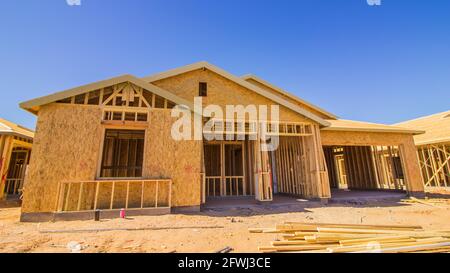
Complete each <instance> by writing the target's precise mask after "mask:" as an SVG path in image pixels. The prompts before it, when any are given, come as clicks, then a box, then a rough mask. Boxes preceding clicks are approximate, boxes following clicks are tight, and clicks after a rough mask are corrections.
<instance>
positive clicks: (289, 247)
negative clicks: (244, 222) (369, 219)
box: [249, 222, 450, 253]
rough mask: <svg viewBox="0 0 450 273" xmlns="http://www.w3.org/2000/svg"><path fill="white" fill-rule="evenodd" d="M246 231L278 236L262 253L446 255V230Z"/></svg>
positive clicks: (303, 226) (287, 226)
mask: <svg viewBox="0 0 450 273" xmlns="http://www.w3.org/2000/svg"><path fill="white" fill-rule="evenodd" d="M249 232H250V233H276V234H281V237H282V240H279V241H273V242H271V246H267V247H259V251H261V252H263V253H273V252H295V253H367V252H374V253H407V252H411V253H413V252H417V253H435V252H449V253H450V231H448V230H447V231H445V230H441V231H426V230H424V229H423V228H422V227H420V226H387V225H352V224H326V223H320V224H312V223H298V222H285V223H283V224H280V225H277V226H276V227H275V228H250V229H249Z"/></svg>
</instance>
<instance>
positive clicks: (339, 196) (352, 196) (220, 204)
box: [203, 189, 407, 210]
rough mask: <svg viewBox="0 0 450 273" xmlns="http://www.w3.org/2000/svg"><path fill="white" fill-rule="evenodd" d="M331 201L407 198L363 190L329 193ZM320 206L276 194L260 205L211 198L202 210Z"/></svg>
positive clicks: (249, 199)
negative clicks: (270, 199) (269, 200)
mask: <svg viewBox="0 0 450 273" xmlns="http://www.w3.org/2000/svg"><path fill="white" fill-rule="evenodd" d="M331 195H332V197H331V199H330V200H329V201H328V202H329V203H331V204H346V203H350V204H354V203H369V202H373V203H376V202H385V201H392V202H396V201H400V200H401V199H404V198H406V197H407V193H406V192H403V191H383V190H374V191H370V190H367V191H363V190H338V189H333V190H332V191H331ZM313 204H316V205H322V203H321V202H320V201H319V200H314V199H313V200H311V199H303V198H300V197H295V196H289V195H283V194H276V195H274V197H273V200H272V201H271V202H264V203H261V202H259V201H257V200H255V198H252V197H250V196H247V197H228V198H211V199H209V200H208V202H207V203H206V204H205V205H204V206H203V210H209V209H211V210H216V209H233V208H240V209H242V208H244V209H245V208H260V207H261V206H268V207H272V208H279V207H283V206H301V207H305V206H309V205H313Z"/></svg>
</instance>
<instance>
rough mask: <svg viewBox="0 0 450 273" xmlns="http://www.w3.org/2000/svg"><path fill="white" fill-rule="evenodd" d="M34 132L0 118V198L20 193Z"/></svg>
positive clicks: (15, 197)
mask: <svg viewBox="0 0 450 273" xmlns="http://www.w3.org/2000/svg"><path fill="white" fill-rule="evenodd" d="M33 137H34V132H33V131H32V130H30V129H28V128H25V127H23V126H20V125H18V124H15V123H13V122H10V121H7V120H5V119H1V118H0V200H2V199H9V198H14V199H17V198H18V197H20V195H21V193H22V188H23V184H24V178H25V173H26V170H27V166H28V163H29V159H30V154H31V147H32V144H33Z"/></svg>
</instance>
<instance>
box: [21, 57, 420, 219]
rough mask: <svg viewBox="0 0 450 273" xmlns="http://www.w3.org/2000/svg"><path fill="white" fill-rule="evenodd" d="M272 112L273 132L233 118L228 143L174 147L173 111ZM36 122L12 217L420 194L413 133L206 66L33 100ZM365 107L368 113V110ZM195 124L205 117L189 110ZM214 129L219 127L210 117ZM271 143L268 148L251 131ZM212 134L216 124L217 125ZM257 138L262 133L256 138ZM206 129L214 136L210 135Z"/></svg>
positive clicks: (220, 123) (176, 142)
mask: <svg viewBox="0 0 450 273" xmlns="http://www.w3.org/2000/svg"><path fill="white" fill-rule="evenodd" d="M199 96H200V97H202V98H203V105H204V106H207V105H211V104H214V105H218V106H220V107H223V108H225V106H226V105H243V106H248V105H268V106H269V105H278V106H279V109H280V110H279V121H277V122H276V124H275V127H276V128H277V130H275V131H273V130H271V129H268V128H274V126H273V124H270V125H271V126H267V124H265V126H264V124H263V123H264V122H260V121H255V120H241V121H238V123H239V122H240V123H241V125H243V127H245V130H244V132H243V133H242V132H235V131H234V129H233V130H231V131H230V130H228V129H223V131H222V134H226V135H230V134H243V135H244V137H243V138H241V139H239V140H233V141H228V140H214V141H209V140H207V139H206V138H204V139H203V140H181V141H179V140H174V139H173V138H172V136H171V128H172V125H173V124H174V122H175V121H176V120H177V119H176V118H174V117H172V115H171V109H172V108H173V107H174V106H175V105H184V106H187V107H189V109H191V110H192V109H194V107H193V101H194V97H199ZM21 107H22V108H23V109H25V110H27V111H29V112H31V113H33V114H35V115H37V117H38V121H37V129H36V136H35V141H34V146H33V155H32V157H31V162H30V168H29V171H28V175H27V186H26V190H25V194H24V200H23V206H22V216H21V219H22V221H46V220H52V219H86V218H91V217H92V214H93V212H94V211H95V210H99V209H100V210H102V213H104V214H105V215H107V214H111V215H116V214H117V212H116V210H119V209H126V210H128V211H129V214H161V213H169V212H170V211H171V210H177V211H183V210H189V211H198V210H199V209H200V208H201V206H202V205H203V204H205V203H206V204H207V203H208V202H209V201H210V200H215V199H227V198H230V197H241V198H246V197H247V198H253V199H256V200H258V201H261V202H266V201H267V202H269V201H271V200H273V197H274V195H285V196H292V197H303V198H308V199H318V200H319V199H320V200H328V199H330V198H332V195H333V192H335V189H336V190H338V189H350V190H383V191H405V192H408V193H410V194H422V193H423V191H424V186H423V182H422V177H421V173H420V168H419V162H418V159H417V156H416V147H415V145H414V140H413V136H414V135H416V134H421V133H423V132H422V131H417V130H415V129H407V128H402V127H398V126H388V125H381V124H373V123H366V122H357V121H350V120H341V119H338V118H337V117H336V116H335V115H333V114H331V113H329V112H327V111H325V110H323V109H321V108H319V107H317V106H315V105H312V104H311V103H308V102H306V101H304V100H302V99H300V98H298V97H296V96H294V95H292V94H290V93H288V92H286V91H284V90H282V89H281V88H279V87H276V86H274V85H272V84H270V83H268V82H266V81H265V80H263V79H260V78H258V77H256V76H253V75H247V76H242V77H238V76H235V75H233V74H230V73H229V72H227V71H225V70H223V69H221V68H218V67H216V66H214V65H212V64H209V63H207V62H199V63H195V64H192V65H188V66H184V67H180V68H176V69H173V70H169V71H166V72H162V73H159V74H156V75H152V76H149V77H144V78H137V77H134V76H131V75H124V76H119V77H115V78H112V79H108V80H104V81H100V82H95V83H91V84H88V85H84V86H81V87H76V88H73V89H70V90H66V91H62V92H58V93H55V94H52V95H49V96H45V97H41V98H37V99H33V100H30V101H27V102H24V103H22V104H21ZM368 107H370V106H368ZM195 115H201V116H202V119H201V120H202V122H204V123H206V122H209V121H211V119H212V118H213V117H212V116H210V115H206V114H205V113H202V112H201V113H198V112H195ZM217 122H218V124H215V126H218V127H220V128H235V127H234V126H231V127H228V126H224V124H225V123H227V121H226V120H218V121H217ZM261 128H265V129H264V130H265V131H264V133H265V134H267V135H269V136H274V135H276V136H278V137H279V147H278V149H276V150H275V151H270V152H267V151H265V150H264V149H261V147H262V145H263V144H264V143H262V141H261V140H260V138H256V139H257V140H254V139H252V138H251V137H250V136H251V135H255V134H256V135H259V134H261ZM216 129H217V128H216ZM266 130H267V131H266ZM216 133H217V130H216Z"/></svg>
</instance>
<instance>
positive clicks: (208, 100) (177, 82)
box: [153, 69, 312, 122]
mask: <svg viewBox="0 0 450 273" xmlns="http://www.w3.org/2000/svg"><path fill="white" fill-rule="evenodd" d="M199 82H207V83H208V96H207V97H204V98H203V104H204V105H208V104H216V105H219V106H221V107H222V109H223V111H225V106H226V105H244V106H246V105H250V104H254V105H272V104H277V103H274V102H273V101H271V100H270V99H268V98H266V97H263V96H261V95H259V94H256V93H255V92H254V91H251V90H249V89H247V88H245V87H243V86H241V85H239V84H237V83H235V82H233V81H230V80H228V79H226V78H224V77H222V76H220V75H218V74H216V73H214V72H212V71H209V70H202V69H198V70H195V71H191V72H187V73H183V74H181V75H177V76H174V77H170V78H166V79H162V80H159V81H156V82H153V84H154V85H157V86H159V87H161V88H163V89H165V90H167V91H170V92H172V93H174V94H175V95H177V96H179V97H181V98H183V99H186V100H188V101H193V99H194V97H197V96H198V83H199ZM269 113H270V109H269ZM224 114H225V113H224ZM280 120H282V121H291V122H312V121H310V120H309V119H307V118H305V117H303V116H301V115H299V114H298V113H296V112H294V111H292V110H290V109H287V108H285V107H282V106H280Z"/></svg>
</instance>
